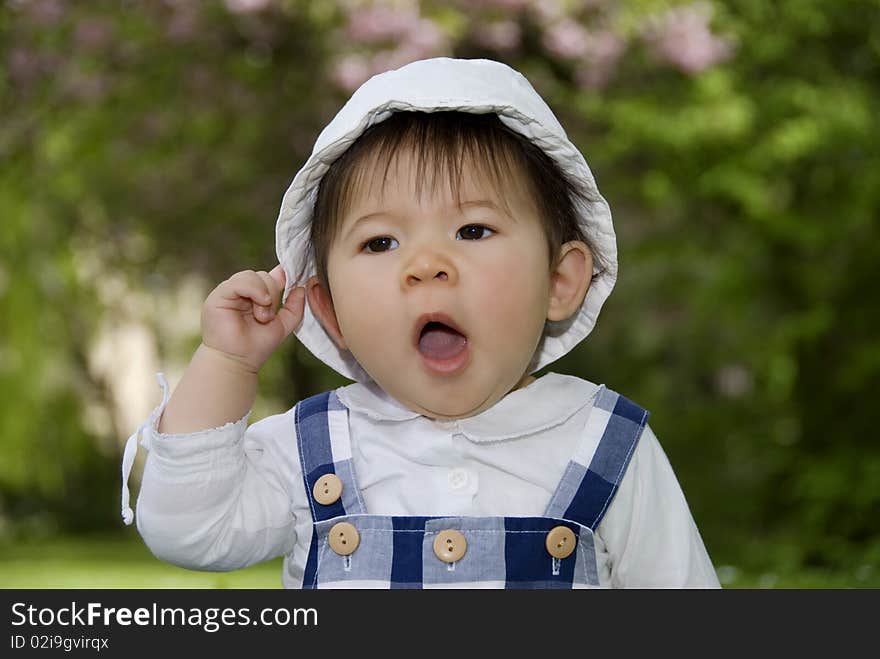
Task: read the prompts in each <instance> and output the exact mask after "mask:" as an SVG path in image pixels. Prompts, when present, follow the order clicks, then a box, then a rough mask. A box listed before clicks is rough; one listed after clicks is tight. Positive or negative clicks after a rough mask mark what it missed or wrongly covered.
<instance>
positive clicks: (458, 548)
mask: <svg viewBox="0 0 880 659" xmlns="http://www.w3.org/2000/svg"><path fill="white" fill-rule="evenodd" d="M466 551H467V540H465V539H464V536H463V535H462V534H461V532H459V531H456V530H454V529H447V530H446V531H440V533H438V534H437V537H436V538H434V555H435V556H436V557H437V558H439V559H440V560H441V561H443V562H444V563H455V561H457V560H459V559H460V558H461V557H462V556H464V553H465V552H466Z"/></svg>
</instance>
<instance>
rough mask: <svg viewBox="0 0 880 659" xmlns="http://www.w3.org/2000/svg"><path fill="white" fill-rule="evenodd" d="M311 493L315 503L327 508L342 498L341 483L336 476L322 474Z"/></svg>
mask: <svg viewBox="0 0 880 659" xmlns="http://www.w3.org/2000/svg"><path fill="white" fill-rule="evenodd" d="M312 493H313V494H314V495H315V501H317V502H318V503H320V504H322V505H324V506H329V505H330V504H333V503H336V502H337V501H339V497H341V496H342V481H341V480H340V479H339V476H337V475H336V474H324V475H323V476H321V477H320V478H319V479H318V480H317V481H315V487H314V489H313V490H312Z"/></svg>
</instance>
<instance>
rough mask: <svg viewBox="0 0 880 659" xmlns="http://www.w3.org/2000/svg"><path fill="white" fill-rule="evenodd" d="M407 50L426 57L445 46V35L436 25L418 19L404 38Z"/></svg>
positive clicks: (429, 21) (425, 19)
mask: <svg viewBox="0 0 880 659" xmlns="http://www.w3.org/2000/svg"><path fill="white" fill-rule="evenodd" d="M404 40H405V44H406V47H407V48H411V49H412V50H414V51H417V52H420V53H423V55H422V56H423V57H427V56H429V55H431V54H433V53H435V52H437V51H438V50H440V49H441V48H444V47H445V46H446V44H447V39H446V35H445V34H443V32H442V31H441V30H440V28H439V27H438V26H437V24H436V23H435V22H434V21H432V20H429V19H427V18H422V19H420V20H419V21H418V22H417V23H416V24H415V25H414V26H413V27H412V29H411V30H410V31H409V33H408V34H407V35H406V36H405V37H404Z"/></svg>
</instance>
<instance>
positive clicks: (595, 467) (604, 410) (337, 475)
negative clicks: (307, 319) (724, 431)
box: [295, 386, 648, 588]
mask: <svg viewBox="0 0 880 659" xmlns="http://www.w3.org/2000/svg"><path fill="white" fill-rule="evenodd" d="M647 419H648V412H647V411H646V410H644V409H642V408H641V407H639V406H638V405H637V404H635V403H633V402H632V401H630V400H629V399H627V398H625V397H624V396H621V395H620V394H618V393H616V392H614V391H611V390H610V389H607V388H606V387H604V386H602V387H600V389H599V391H598V393H597V395H596V400H595V405H594V407H593V409H592V411H591V412H590V416H589V419H588V421H587V425H586V428H585V435H584V437H583V440H582V441H581V442H580V443H579V445H578V448H577V450H576V452H575V454H574V455H573V456H572V457H571V459H570V460H569V462H568V465H567V467H566V469H565V472H564V474H563V476H562V478H561V479H560V482H559V484H558V485H557V487H556V490H555V492H554V494H553V496H552V497H551V499H550V502H549V503H548V505H547V508H546V510H545V511H544V514H543V516H541V517H506V516H489V517H469V516H452V517H444V516H430V517H415V516H404V515H376V514H371V513H369V512H368V511H367V510H366V507H365V505H364V500H363V497H362V496H361V493H360V490H359V489H358V486H357V479H356V477H355V473H354V468H353V463H352V457H351V438H350V436H349V423H348V409H347V408H346V407H345V405H343V403H342V402H341V401H340V400H339V398H338V396H337V395H336V392H335V391H330V392H325V393H322V394H318V395H316V396H312V397H311V398H307V399H305V400H303V401H301V402H300V403H298V404H297V407H296V410H295V424H296V439H297V447H298V450H299V458H300V463H301V466H302V473H303V480H304V484H305V489H306V493H307V495H308V497H309V507H310V510H311V514H312V541H311V545H310V547H309V554H308V559H307V561H306V566H305V572H304V574H303V584H302V585H303V588H596V587H599V585H600V584H599V577H598V566H597V562H596V552H595V547H594V542H593V533H594V531H595V530H596V527H597V526H598V525H599V522H600V521H601V520H602V517H603V516H604V515H605V511H606V510H607V509H608V506H609V504H610V503H611V500H612V499H613V498H614V495H615V493H616V492H617V489H618V486H619V485H620V481H621V479H622V478H623V474H624V472H625V470H626V467H627V465H628V464H629V461H630V458H631V457H632V454H633V451H634V450H635V447H636V444H637V443H638V440H639V437H640V436H641V434H642V431H643V430H644V427H645V423H646V422H647ZM593 447H595V450H594V449H593ZM337 479H338V480H337ZM328 480H330V481H332V482H333V483H335V484H336V485H337V487H338V485H339V484H340V483H341V485H342V491H341V494H340V495H339V496H338V498H335V500H333V501H330V502H327V501H328V499H327V497H326V496H318V497H317V498H316V492H315V486H316V484H318V483H319V481H321V486H320V487H321V488H323V487H324V485H323V484H324V483H326V482H327V481H328ZM319 493H320V489H319ZM331 496H332V495H331ZM319 498H320V499H321V500H323V501H325V503H320V502H319V500H318V499H319ZM352 548H353V550H352Z"/></svg>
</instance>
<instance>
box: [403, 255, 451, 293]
mask: <svg viewBox="0 0 880 659" xmlns="http://www.w3.org/2000/svg"><path fill="white" fill-rule="evenodd" d="M456 279H457V275H456V270H455V267H454V266H453V264H452V262H451V261H450V260H449V259H447V258H446V257H444V256H443V255H441V254H439V253H430V254H423V255H421V256H420V257H416V258H414V259H413V260H412V261H410V263H409V264H407V267H406V269H405V270H404V282H405V283H406V285H407V286H415V285H416V284H420V283H424V282H428V281H434V280H439V281H443V282H449V283H454V282H455V281H456Z"/></svg>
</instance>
